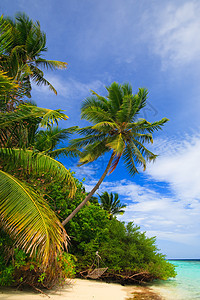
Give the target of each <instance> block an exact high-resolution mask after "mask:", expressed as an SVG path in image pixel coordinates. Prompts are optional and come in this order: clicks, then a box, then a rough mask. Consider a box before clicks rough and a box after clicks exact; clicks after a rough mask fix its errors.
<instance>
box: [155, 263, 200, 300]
mask: <svg viewBox="0 0 200 300" xmlns="http://www.w3.org/2000/svg"><path fill="white" fill-rule="evenodd" d="M170 263H172V264H174V265H175V266H176V272H177V276H176V277H175V278H173V279H170V280H167V281H165V282H163V281H159V282H157V283H156V284H153V286H152V287H153V289H155V290H157V291H158V292H160V293H161V295H163V296H164V297H165V298H166V299H172V300H191V299H192V300H196V299H200V260H170Z"/></svg>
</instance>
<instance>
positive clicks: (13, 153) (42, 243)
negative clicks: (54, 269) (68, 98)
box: [0, 104, 76, 267]
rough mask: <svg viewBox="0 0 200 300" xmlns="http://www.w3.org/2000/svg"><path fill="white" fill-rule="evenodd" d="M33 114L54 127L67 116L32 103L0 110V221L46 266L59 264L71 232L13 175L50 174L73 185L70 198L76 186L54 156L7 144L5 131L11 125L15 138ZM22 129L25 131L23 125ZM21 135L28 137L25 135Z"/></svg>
mask: <svg viewBox="0 0 200 300" xmlns="http://www.w3.org/2000/svg"><path fill="white" fill-rule="evenodd" d="M30 117H32V118H34V117H35V118H39V119H40V125H41V126H51V124H52V123H54V122H57V121H58V120H59V119H64V120H65V119H66V118H67V116H66V115H65V114H63V113H62V112H61V111H59V110H56V111H51V110H49V109H43V108H39V107H36V106H31V105H30V104H27V105H25V104H22V105H20V106H19V108H18V109H17V110H16V111H14V112H10V113H0V166H1V169H0V224H1V227H2V228H3V229H4V230H6V231H7V232H8V233H9V235H10V236H11V237H12V238H13V239H14V241H15V245H16V246H18V247H20V248H21V249H23V250H24V251H25V252H26V253H29V255H30V256H32V257H37V259H38V261H41V263H42V265H43V267H44V266H45V267H47V266H49V264H52V266H53V265H54V264H56V262H57V258H58V256H59V254H60V253H61V251H62V249H63V245H64V244H66V242H67V234H66V232H65V230H64V228H63V226H62V225H61V223H60V222H59V220H58V218H57V216H56V215H55V213H54V212H53V211H52V210H51V209H50V207H49V206H48V203H47V202H46V201H45V200H44V199H43V198H42V196H41V195H40V194H39V193H37V191H35V190H33V188H32V187H30V185H29V184H27V183H26V182H24V180H23V181H22V180H20V179H19V178H17V175H15V176H13V173H14V170H16V169H21V170H23V174H24V173H25V174H27V175H28V176H39V177H40V176H42V175H43V174H50V176H52V178H54V179H56V180H59V181H61V182H62V183H63V186H66V185H67V187H69V188H70V197H72V196H73V195H74V193H75V190H76V186H75V181H74V178H73V176H72V175H71V173H70V172H69V171H68V170H67V169H66V168H65V167H64V166H63V165H62V164H61V163H60V162H58V161H56V160H54V159H53V158H51V157H50V156H47V155H45V154H42V153H36V152H35V151H34V150H33V149H26V148H25V149H22V148H18V149H17V148H10V147H9V148H8V147H6V144H8V141H7V137H6V136H5V131H4V130H5V129H8V128H9V132H10V135H9V138H10V139H12V137H13V135H15V131H16V130H14V129H15V128H16V126H17V124H18V126H19V127H20V124H21V123H22V124H23V123H24V120H27V119H28V118H30ZM21 130H22V132H23V127H22V128H21ZM6 132H8V131H6ZM21 136H22V139H24V136H23V134H21ZM22 144H23V143H22ZM9 146H10V144H9Z"/></svg>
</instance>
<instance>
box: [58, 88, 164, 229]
mask: <svg viewBox="0 0 200 300" xmlns="http://www.w3.org/2000/svg"><path fill="white" fill-rule="evenodd" d="M107 92H108V95H107V96H106V97H103V96H100V95H98V94H97V93H95V92H94V91H92V96H91V97H88V98H87V99H86V100H85V101H84V102H83V105H82V109H81V116H82V118H83V119H86V120H87V121H90V122H91V123H92V125H90V126H87V127H84V128H81V129H79V130H78V132H79V133H80V134H82V135H84V136H83V137H80V138H76V139H74V140H72V141H71V146H70V147H69V149H70V150H73V149H81V150H82V153H81V156H80V161H79V165H84V164H87V163H90V162H93V161H94V160H96V159H98V158H99V157H100V156H103V155H105V154H106V153H111V156H110V159H109V161H108V164H107V167H106V169H105V171H104V172H103V174H102V176H101V178H100V179H99V181H98V182H97V184H96V185H95V187H94V188H93V189H92V190H91V192H90V193H89V194H88V195H87V196H86V198H85V199H84V201H83V202H82V203H81V204H80V205H79V206H78V207H77V208H76V209H75V210H74V211H73V212H72V213H71V214H70V215H69V216H68V217H67V218H66V219H65V220H64V221H63V223H62V224H63V225H65V224H66V223H67V222H68V221H69V220H70V219H71V218H73V216H74V215H75V214H76V213H77V212H78V211H79V210H80V209H81V208H82V207H83V206H84V205H85V203H86V202H87V201H88V200H89V199H90V197H91V196H92V195H93V194H94V193H95V192H96V190H97V189H98V188H99V186H100V184H101V183H102V181H103V180H104V178H105V176H106V175H107V174H108V172H109V173H112V172H113V171H114V170H115V168H116V167H117V164H118V163H119V161H120V159H121V158H122V160H123V162H124V164H125V166H126V167H127V169H128V171H129V173H130V174H131V175H135V174H136V173H138V166H140V165H142V166H143V168H144V170H145V169H146V162H147V161H152V160H153V161H154V160H155V158H156V155H155V154H154V153H152V152H151V151H150V150H148V149H147V148H146V146H145V143H153V136H152V133H153V132H154V131H158V130H159V129H161V126H162V125H163V124H165V123H166V122H167V121H168V119H167V118H163V119H162V120H160V121H156V122H153V123H150V122H148V121H147V120H145V119H141V118H139V119H138V115H139V113H140V111H141V110H142V109H143V108H144V107H145V105H146V104H147V102H146V101H147V94H148V92H147V90H146V89H145V88H140V89H139V91H138V93H137V94H135V95H133V92H132V87H131V85H130V84H123V85H120V84H118V83H116V82H113V83H112V84H111V86H109V87H107Z"/></svg>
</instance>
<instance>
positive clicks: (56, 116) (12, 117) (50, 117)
mask: <svg viewBox="0 0 200 300" xmlns="http://www.w3.org/2000/svg"><path fill="white" fill-rule="evenodd" d="M29 117H38V118H41V121H40V125H41V126H42V127H48V126H51V125H53V124H55V123H56V124H58V120H67V119H68V116H67V115H65V114H64V113H63V111H62V110H60V109H57V110H51V109H47V108H41V107H37V106H34V105H31V104H20V105H19V107H18V109H16V110H15V111H14V112H6V113H0V128H6V127H9V126H11V125H12V124H13V123H14V122H20V121H22V120H24V119H27V118H29Z"/></svg>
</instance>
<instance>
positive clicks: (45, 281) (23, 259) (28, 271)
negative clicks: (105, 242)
mask: <svg viewBox="0 0 200 300" xmlns="http://www.w3.org/2000/svg"><path fill="white" fill-rule="evenodd" d="M57 260H58V266H59V267H58V268H57V270H56V272H55V273H54V274H53V275H54V280H53V281H52V279H51V280H49V279H50V277H51V276H49V272H51V268H49V267H47V268H46V271H45V272H44V271H42V269H41V265H40V263H39V262H38V261H37V260H36V259H32V258H30V257H29V256H28V255H27V254H26V253H25V252H24V251H23V250H21V249H18V248H13V241H12V240H11V239H10V237H9V236H8V235H7V234H6V233H5V232H4V231H3V230H0V286H9V285H15V286H16V285H19V284H20V285H22V284H23V285H29V284H30V285H34V286H35V287H37V286H38V287H47V288H49V287H52V286H53V285H54V284H57V283H62V282H64V281H65V280H66V278H73V277H74V276H75V261H76V258H75V257H74V256H73V255H71V254H69V253H63V254H62V255H61V256H60V257H57Z"/></svg>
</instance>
